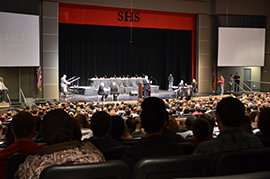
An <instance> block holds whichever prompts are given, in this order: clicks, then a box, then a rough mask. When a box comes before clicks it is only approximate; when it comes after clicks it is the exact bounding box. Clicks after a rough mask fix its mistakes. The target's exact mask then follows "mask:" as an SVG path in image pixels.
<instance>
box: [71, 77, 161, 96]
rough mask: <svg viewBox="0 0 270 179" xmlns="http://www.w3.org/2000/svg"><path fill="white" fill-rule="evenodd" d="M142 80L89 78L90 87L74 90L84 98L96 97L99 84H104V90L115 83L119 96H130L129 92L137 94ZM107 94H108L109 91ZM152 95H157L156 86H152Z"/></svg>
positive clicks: (79, 87) (157, 87) (157, 88)
mask: <svg viewBox="0 0 270 179" xmlns="http://www.w3.org/2000/svg"><path fill="white" fill-rule="evenodd" d="M143 79H144V78H107V79H105V78H99V79H96V78H89V81H90V86H78V87H76V89H77V90H78V91H80V92H79V93H80V94H83V95H85V96H95V95H97V91H98V88H99V86H100V83H104V88H105V89H109V88H110V85H111V84H112V82H115V84H116V85H117V87H118V91H119V93H120V94H130V92H131V91H136V92H138V84H139V82H143ZM107 91H108V90H107ZM108 93H109V94H110V92H109V91H108ZM152 93H159V86H158V85H152Z"/></svg>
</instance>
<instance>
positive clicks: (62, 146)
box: [14, 109, 105, 178]
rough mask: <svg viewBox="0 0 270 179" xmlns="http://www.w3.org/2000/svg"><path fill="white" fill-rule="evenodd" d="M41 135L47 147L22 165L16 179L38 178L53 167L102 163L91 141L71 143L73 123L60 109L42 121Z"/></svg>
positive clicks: (103, 158)
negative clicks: (48, 168)
mask: <svg viewBox="0 0 270 179" xmlns="http://www.w3.org/2000/svg"><path fill="white" fill-rule="evenodd" d="M41 134H42V136H43V138H44V140H45V141H46V143H47V144H48V146H46V147H44V148H43V149H41V150H40V151H39V152H38V153H37V154H36V155H34V156H29V157H27V159H26V160H25V161H24V163H22V164H21V165H20V166H19V168H18V170H17V172H16V173H15V175H14V177H15V178H39V176H40V174H41V172H42V171H43V170H44V169H45V168H47V167H49V166H52V165H63V164H82V163H95V162H104V161H105V157H104V156H103V154H102V153H101V152H100V151H99V150H98V149H97V148H96V147H95V146H94V145H93V144H92V143H90V142H84V143H80V142H79V141H78V140H72V137H73V135H74V123H73V120H72V118H71V117H69V115H68V114H67V113H66V112H65V111H64V110H62V109H55V110H52V111H50V112H48V113H47V114H46V115H45V116H44V118H43V121H42V125H41Z"/></svg>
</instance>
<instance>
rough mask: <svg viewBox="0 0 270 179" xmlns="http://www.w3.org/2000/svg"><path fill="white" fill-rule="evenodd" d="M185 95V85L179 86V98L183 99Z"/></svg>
mask: <svg viewBox="0 0 270 179" xmlns="http://www.w3.org/2000/svg"><path fill="white" fill-rule="evenodd" d="M184 95H185V91H184V90H183V87H182V86H179V87H178V91H177V98H178V99H183V97H184Z"/></svg>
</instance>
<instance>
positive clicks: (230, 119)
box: [216, 97, 245, 131]
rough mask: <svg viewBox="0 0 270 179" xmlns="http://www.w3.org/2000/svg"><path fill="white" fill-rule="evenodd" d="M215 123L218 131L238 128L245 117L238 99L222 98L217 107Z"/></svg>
mask: <svg viewBox="0 0 270 179" xmlns="http://www.w3.org/2000/svg"><path fill="white" fill-rule="evenodd" d="M216 113H217V122H218V127H219V129H220V131H223V130H225V129H230V128H236V127H240V125H241V124H242V123H243V119H244V116H245V107H244V105H243V103H242V102H241V101H239V100H238V99H235V98H232V97H227V98H223V99H222V100H221V101H220V102H219V103H218V105H217V109H216Z"/></svg>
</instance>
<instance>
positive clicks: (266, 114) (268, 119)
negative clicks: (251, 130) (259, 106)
mask: <svg viewBox="0 0 270 179" xmlns="http://www.w3.org/2000/svg"><path fill="white" fill-rule="evenodd" d="M258 128H259V129H260V132H261V133H262V135H263V137H265V138H269V139H270V130H269V128H270V108H265V109H263V110H262V111H261V112H260V113H259V117H258Z"/></svg>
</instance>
